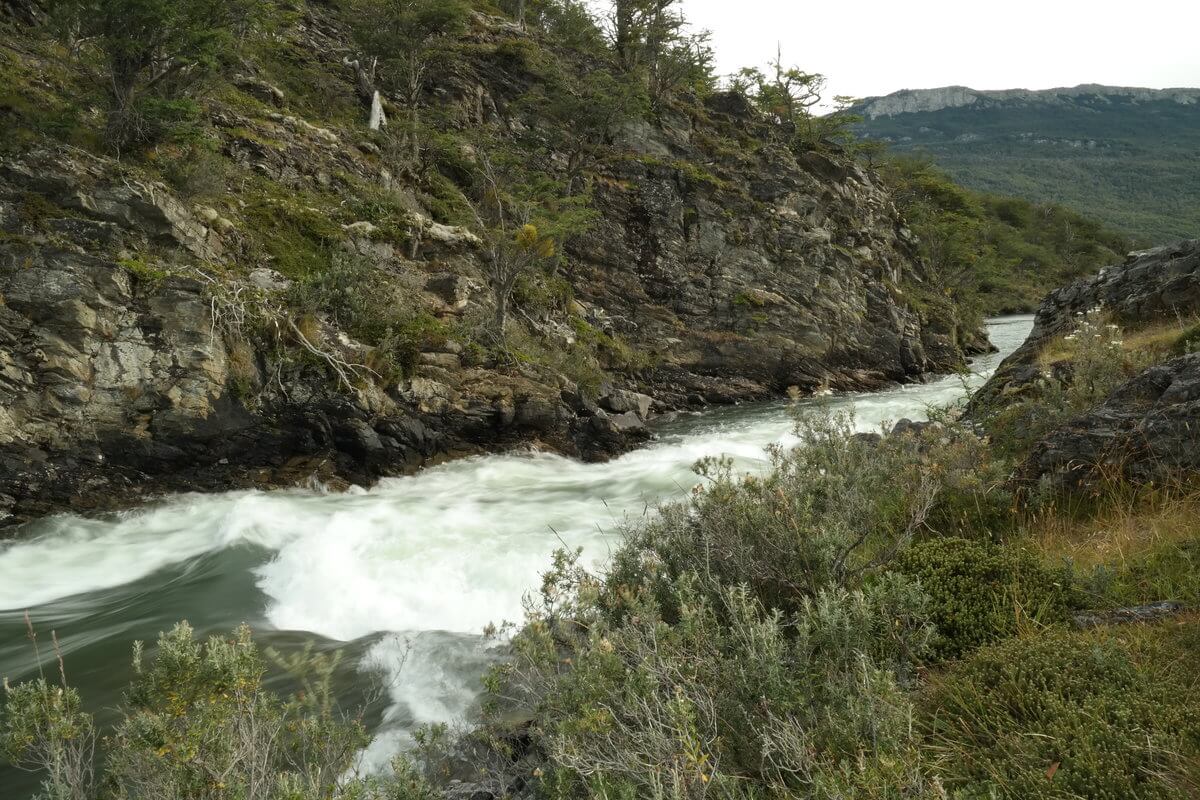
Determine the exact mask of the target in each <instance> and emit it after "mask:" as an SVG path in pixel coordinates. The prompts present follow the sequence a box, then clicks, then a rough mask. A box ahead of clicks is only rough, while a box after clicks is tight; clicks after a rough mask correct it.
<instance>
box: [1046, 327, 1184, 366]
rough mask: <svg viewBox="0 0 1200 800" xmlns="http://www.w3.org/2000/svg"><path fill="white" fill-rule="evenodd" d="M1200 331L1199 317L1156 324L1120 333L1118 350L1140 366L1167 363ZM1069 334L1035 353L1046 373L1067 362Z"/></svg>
mask: <svg viewBox="0 0 1200 800" xmlns="http://www.w3.org/2000/svg"><path fill="white" fill-rule="evenodd" d="M1198 327H1200V315H1194V314H1193V315H1191V316H1187V317H1180V318H1178V319H1174V320H1166V321H1159V322H1157V323H1155V324H1153V325H1148V326H1146V327H1144V328H1137V329H1125V330H1124V331H1122V332H1121V336H1122V339H1121V350H1122V351H1123V352H1124V353H1125V354H1126V355H1127V356H1128V357H1130V358H1131V359H1134V360H1136V361H1137V362H1138V363H1141V364H1155V363H1159V362H1162V361H1165V360H1167V359H1168V358H1170V357H1171V356H1172V355H1175V354H1176V352H1177V347H1178V345H1179V343H1180V341H1181V340H1183V339H1184V338H1185V337H1189V336H1192V335H1195V333H1196V330H1197V328H1198ZM1068 335H1069V334H1063V335H1061V336H1056V337H1054V338H1053V339H1051V340H1050V341H1048V342H1046V344H1045V345H1044V346H1043V347H1042V350H1041V352H1040V353H1038V364H1039V366H1041V367H1042V368H1043V369H1048V368H1050V367H1051V366H1053V365H1054V364H1058V363H1061V362H1063V361H1070V360H1071V359H1072V358H1073V357H1074V355H1075V350H1076V348H1075V347H1074V345H1073V344H1072V343H1071V341H1070V340H1068V339H1067V336H1068Z"/></svg>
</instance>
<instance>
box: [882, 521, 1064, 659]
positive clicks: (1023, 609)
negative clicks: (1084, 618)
mask: <svg viewBox="0 0 1200 800" xmlns="http://www.w3.org/2000/svg"><path fill="white" fill-rule="evenodd" d="M896 569H898V570H900V571H901V572H903V573H904V574H906V575H909V576H911V577H913V578H916V579H917V580H918V581H920V584H921V589H922V590H923V591H924V592H925V593H926V594H928V595H929V597H930V601H931V602H930V617H931V619H932V620H933V623H934V625H935V626H936V627H937V630H938V641H937V643H936V645H935V652H936V654H937V656H938V657H939V658H957V657H959V656H961V655H963V654H964V653H966V652H968V651H970V650H972V649H974V648H976V647H979V646H980V645H983V644H987V643H989V642H994V641H996V640H998V639H1003V638H1005V637H1008V636H1012V635H1013V634H1015V633H1016V632H1017V630H1018V626H1019V625H1020V624H1021V622H1022V620H1030V619H1031V620H1036V621H1037V622H1041V623H1057V622H1062V621H1064V620H1065V619H1066V617H1067V614H1068V610H1069V603H1068V600H1069V597H1070V594H1071V592H1070V575H1069V573H1068V572H1067V571H1066V570H1060V571H1053V570H1049V569H1047V568H1046V567H1045V566H1044V565H1043V564H1042V563H1041V561H1039V560H1038V558H1037V557H1036V556H1034V555H1032V554H1030V553H1027V552H1025V551H1022V550H1017V549H1014V548H1012V547H1004V546H1000V545H994V544H991V543H988V542H975V541H968V540H966V539H960V538H955V537H947V538H940V539H930V540H928V541H924V542H920V543H918V544H915V545H913V546H912V547H911V548H910V549H909V550H907V551H906V552H905V553H904V554H902V555H901V556H900V559H899V561H898V562H897V564H896Z"/></svg>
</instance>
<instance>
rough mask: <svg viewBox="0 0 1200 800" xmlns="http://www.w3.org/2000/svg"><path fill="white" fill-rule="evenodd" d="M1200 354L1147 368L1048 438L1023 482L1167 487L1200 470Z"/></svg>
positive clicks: (1061, 486)
mask: <svg viewBox="0 0 1200 800" xmlns="http://www.w3.org/2000/svg"><path fill="white" fill-rule="evenodd" d="M1198 421H1200V353H1192V354H1190V355H1186V356H1180V357H1179V358H1175V359H1172V360H1171V361H1168V362H1167V363H1165V364H1160V365H1157V366H1153V367H1150V368H1149V369H1147V370H1145V371H1143V372H1141V373H1140V374H1138V375H1137V376H1135V377H1133V378H1132V379H1130V380H1129V381H1128V382H1126V383H1125V384H1123V385H1122V386H1121V387H1119V388H1118V389H1117V390H1116V391H1114V392H1113V393H1112V394H1111V395H1109V397H1108V398H1107V399H1106V400H1105V401H1104V402H1103V403H1101V404H1100V405H1099V406H1098V407H1096V408H1094V409H1092V410H1091V411H1089V412H1087V413H1085V414H1083V415H1081V416H1079V417H1077V418H1075V419H1073V420H1071V421H1070V422H1068V423H1067V424H1066V425H1064V426H1062V427H1061V428H1059V429H1057V430H1055V431H1053V432H1051V433H1050V434H1048V435H1047V436H1045V437H1044V438H1042V439H1041V440H1040V441H1039V442H1037V443H1036V444H1035V445H1034V447H1033V449H1032V450H1031V452H1030V454H1029V456H1028V457H1027V458H1026V460H1025V462H1024V463H1023V465H1022V466H1021V468H1020V470H1019V472H1018V476H1019V477H1020V478H1021V479H1022V480H1023V481H1025V482H1026V483H1030V484H1033V483H1037V484H1041V485H1049V486H1051V487H1053V488H1055V489H1057V490H1065V491H1078V490H1080V489H1084V488H1086V487H1089V486H1092V485H1094V484H1096V483H1097V482H1099V481H1101V480H1103V479H1105V478H1112V477H1123V478H1125V479H1128V480H1133V481H1137V482H1146V481H1156V482H1170V481H1174V480H1179V479H1183V478H1186V477H1187V476H1188V475H1194V474H1196V473H1197V472H1200V422H1198Z"/></svg>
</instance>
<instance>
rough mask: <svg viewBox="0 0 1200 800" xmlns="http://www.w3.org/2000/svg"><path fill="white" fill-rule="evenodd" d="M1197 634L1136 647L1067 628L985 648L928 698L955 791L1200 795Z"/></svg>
mask: <svg viewBox="0 0 1200 800" xmlns="http://www.w3.org/2000/svg"><path fill="white" fill-rule="evenodd" d="M1189 627H1190V630H1188V629H1175V626H1170V627H1169V628H1164V629H1161V630H1156V629H1146V630H1145V631H1141V632H1138V631H1134V632H1132V633H1129V634H1127V635H1128V636H1132V637H1135V641H1133V642H1132V643H1131V644H1126V645H1125V646H1122V643H1120V642H1118V641H1115V640H1111V639H1109V640H1106V639H1105V638H1104V636H1103V635H1102V634H1092V635H1080V634H1073V635H1072V634H1067V633H1063V632H1060V633H1054V634H1048V635H1044V636H1039V637H1036V638H1028V639H1026V638H1021V639H1011V640H1008V641H1006V642H1002V643H1000V644H997V645H993V646H991V647H987V648H984V649H983V650H980V651H979V652H978V653H976V654H975V656H974V657H972V658H971V659H970V660H968V661H966V662H963V663H962V664H960V665H958V666H956V667H955V668H954V669H952V670H951V671H950V673H949V674H948V675H946V676H945V677H944V678H942V679H940V680H938V681H936V682H935V683H934V686H933V688H932V691H931V692H930V694H929V698H928V699H929V704H928V711H927V715H926V718H925V720H924V724H925V727H926V730H927V735H928V740H929V742H930V744H931V749H932V751H934V752H936V753H937V754H938V759H937V764H936V765H937V772H938V773H939V775H940V777H941V779H942V780H943V781H944V783H945V785H946V788H947V789H950V790H951V791H952V792H953V793H954V796H955V797H962V798H981V800H982V798H989V800H990V798H1014V799H1015V798H1022V800H1024V798H1080V797H1087V798H1098V799H1099V798H1111V799H1112V800H1117V798H1131V797H1137V798H1143V799H1149V798H1182V797H1189V796H1195V795H1194V794H1193V792H1194V791H1196V790H1197V789H1198V788H1200V787H1198V786H1197V785H1196V784H1195V782H1194V781H1195V778H1196V777H1197V774H1196V766H1195V765H1196V764H1197V763H1200V762H1198V761H1197V760H1196V759H1197V758H1200V693H1197V691H1196V690H1197V687H1196V685H1195V678H1194V676H1191V675H1189V674H1188V672H1189V671H1190V668H1189V666H1188V664H1189V658H1188V651H1189V650H1190V649H1191V648H1194V647H1195V646H1196V644H1197V631H1196V626H1195V625H1194V624H1193V625H1191V626H1189ZM1181 630H1182V632H1180V631H1181ZM1193 652H1194V651H1193ZM1192 658H1194V655H1193V656H1192ZM1193 664H1194V662H1193ZM1189 770H1190V772H1191V774H1190V775H1189Z"/></svg>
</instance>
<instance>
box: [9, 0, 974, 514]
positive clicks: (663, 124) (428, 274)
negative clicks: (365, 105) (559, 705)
mask: <svg viewBox="0 0 1200 800" xmlns="http://www.w3.org/2000/svg"><path fill="white" fill-rule="evenodd" d="M302 13H303V16H304V20H303V24H297V25H296V26H295V27H294V28H292V29H289V30H288V31H287V33H286V34H284V40H283V41H284V45H281V46H285V47H295V48H296V49H297V51H298V52H302V53H303V54H304V58H306V59H308V58H310V57H314V56H313V55H312V54H331V55H329V56H328V58H325V57H324V56H320V55H317V56H315V57H316V58H317V59H318V60H317V61H316V62H313V63H311V64H306V67H305V68H306V69H327V70H328V76H327V78H328V80H329V81H330V82H331V85H336V84H338V82H342V83H343V84H344V87H343V88H344V91H345V95H346V96H347V97H353V96H354V86H353V75H352V74H348V70H347V69H346V68H345V66H344V65H343V64H342V63H341V62H340V60H339V59H338V57H336V54H337V53H340V52H343V51H344V50H345V42H344V35H345V34H344V31H343V28H342V26H341V24H340V22H339V21H338V20H337V19H336V18H335V17H334V13H335V12H332V11H328V10H324V9H323V7H320V6H319V5H318V4H305V5H304V10H303V12H302ZM519 35H523V34H521V33H520V32H519V31H517V30H516V29H515V28H513V26H511V25H509V24H507V23H503V22H501V21H498V20H494V19H492V18H489V17H486V16H483V15H478V16H477V17H476V18H475V19H474V21H473V23H472V27H471V31H470V32H469V33H468V34H467V38H468V40H469V41H470V42H471V47H469V48H464V51H463V53H464V55H463V61H462V63H460V64H458V65H457V66H456V68H455V69H454V70H449V71H447V72H445V73H444V74H438V75H435V76H432V80H431V81H430V84H431V85H430V87H429V96H428V97H427V102H430V103H433V102H436V103H437V104H438V105H439V106H440V108H441V110H442V112H443V113H444V115H445V117H446V119H447V120H448V121H449V122H448V123H447V124H449V125H451V126H457V127H459V128H462V129H470V128H475V127H483V126H490V127H491V129H492V130H494V131H514V130H518V131H519V130H525V131H530V130H536V128H537V126H538V125H542V124H545V123H544V122H543V121H542V120H539V119H537V118H536V117H529V116H523V115H524V114H525V112H524V111H522V110H521V108H522V106H521V103H520V102H519V100H520V98H521V96H522V93H523V92H524V91H525V89H527V88H528V87H529V86H531V85H534V84H535V83H536V75H533V74H531V73H529V72H528V68H527V66H525V65H523V64H522V63H521V61H520V60H519V59H518V60H515V61H514V60H513V59H510V58H507V57H502V54H503V53H506V52H508V50H506V49H505V48H511V47H512V39H513V37H514V36H519ZM288 37H291V38H288ZM293 39H294V41H293ZM498 54H501V55H498ZM322 58H324V59H325V60H320V59H322ZM244 66H245V71H244V72H239V73H238V74H237V75H236V76H233V77H231V79H230V81H229V83H228V85H227V87H226V88H227V90H228V92H232V93H239V92H240V93H241V94H240V95H236V94H235V95H233V96H234V97H236V98H238V99H237V102H227V101H225V100H221V99H215V98H214V99H212V100H207V101H206V103H207V105H206V106H205V109H204V113H205V115H206V117H205V122H204V124H205V126H206V127H205V131H206V135H208V136H210V137H212V139H213V140H214V141H215V142H216V143H217V152H216V154H215V155H213V156H211V157H212V158H214V159H216V163H215V164H214V165H213V172H214V174H216V175H217V176H218V179H210V181H209V182H210V183H212V181H213V180H218V183H217V187H216V188H209V189H208V194H207V195H205V197H204V200H203V201H202V202H198V201H194V200H188V199H185V198H186V194H185V193H184V192H182V191H180V190H179V189H178V187H173V186H168V185H167V184H166V183H165V182H164V179H163V174H164V173H162V172H161V171H156V170H157V168H156V167H155V166H154V165H153V164H150V163H140V162H138V160H137V159H125V160H122V161H118V160H116V159H113V158H109V157H106V156H105V155H103V154H102V153H101V152H99V151H97V152H94V153H89V152H85V151H83V150H80V149H78V148H75V147H69V146H64V145H62V144H60V143H56V142H54V141H53V140H52V139H51V138H50V137H49V136H42V138H41V139H37V141H36V142H35V143H34V144H32V145H30V146H28V147H24V148H22V149H21V150H19V151H18V152H15V153H13V152H11V151H9V154H8V155H7V156H6V157H5V158H3V159H0V296H2V298H3V303H2V304H0V401H2V405H0V524H4V523H10V524H11V523H13V522H20V521H23V520H27V519H30V518H34V517H37V516H39V515H43V514H46V513H52V512H54V511H58V510H63V509H73V510H77V511H87V510H94V509H106V508H113V507H120V506H121V505H124V504H127V503H129V502H131V501H132V500H133V499H135V498H137V497H140V496H144V495H147V494H153V493H157V492H168V491H180V490H189V489H198V490H218V489H226V488H231V487H236V486H247V485H253V486H275V485H281V484H289V483H294V482H297V481H303V480H307V479H313V478H315V479H317V480H322V481H326V482H333V483H338V482H345V481H353V482H361V483H367V482H370V481H372V480H374V479H375V478H376V477H378V476H380V475H384V474H388V473H391V472H397V471H404V470H411V469H415V468H418V467H419V466H420V465H422V464H425V463H429V462H430V461H433V460H436V459H440V458H445V457H449V456H453V455H457V454H462V453H472V452H480V451H484V450H491V449H499V448H509V447H514V446H522V445H531V446H535V447H544V448H549V449H553V450H556V451H559V452H563V453H566V454H571V455H575V456H578V457H581V458H586V459H599V458H605V457H608V456H610V455H612V454H614V453H618V452H621V451H622V450H625V449H628V448H629V447H631V446H633V445H635V444H636V443H638V442H640V441H642V440H644V439H646V438H647V437H648V436H650V435H651V433H650V429H649V428H648V425H649V424H650V423H652V421H653V420H654V418H655V417H656V416H657V415H660V414H663V413H667V412H670V411H671V410H673V409H680V408H701V407H704V406H706V405H708V404H713V403H733V402H739V401H743V400H750V399H756V398H765V397H769V396H776V395H779V394H781V393H783V392H785V391H787V390H788V389H789V388H792V387H797V388H798V389H799V390H801V391H806V390H808V391H811V390H816V389H818V388H833V389H846V390H850V389H869V388H874V387H878V386H881V385H883V384H886V383H890V382H896V381H908V380H919V379H920V378H921V377H922V376H923V375H925V374H928V373H931V372H938V371H947V370H950V369H953V368H955V367H956V366H958V365H959V364H960V363H962V359H963V355H964V352H970V351H972V350H973V349H979V348H981V347H984V346H986V341H985V340H984V339H983V338H982V336H981V334H980V332H979V331H977V330H973V329H969V328H964V327H963V326H962V325H961V324H960V323H959V321H958V319H957V313H956V310H955V309H954V308H953V306H952V305H950V304H948V303H946V304H940V305H939V304H933V305H931V304H929V303H915V302H912V300H911V298H910V297H909V292H910V291H919V290H921V289H922V287H923V284H924V281H925V271H924V267H923V265H922V264H921V263H920V261H919V260H918V258H917V250H916V247H915V242H914V239H913V236H912V234H911V233H910V232H909V231H908V230H907V228H906V227H905V225H904V221H903V220H902V219H901V217H900V215H899V214H898V212H897V211H896V208H895V206H894V205H893V203H892V201H891V199H890V197H889V195H888V193H887V191H886V190H885V188H884V187H883V186H882V185H881V184H880V183H879V181H878V179H877V178H876V177H875V176H874V175H873V174H872V173H871V172H869V171H867V170H864V169H863V168H861V167H860V166H858V165H856V164H855V163H853V161H852V160H850V159H847V158H843V157H841V156H838V155H837V154H836V153H828V154H825V153H817V152H810V153H800V154H797V153H795V152H793V151H792V150H790V149H789V148H787V147H784V146H783V145H782V144H780V143H778V142H776V141H775V138H774V135H773V133H772V128H771V127H770V126H769V125H768V124H767V123H766V122H765V121H763V120H762V119H761V118H760V117H759V116H758V115H757V113H756V112H754V111H753V110H752V109H751V108H750V107H749V105H748V104H747V103H746V101H745V100H744V99H742V98H741V97H739V96H736V95H725V94H718V95H716V96H714V97H712V98H710V99H709V100H708V101H707V103H706V104H704V105H701V104H700V103H698V102H697V103H695V104H694V107H693V108H691V110H690V111H683V110H678V109H676V110H664V112H663V114H662V119H661V120H660V121H658V122H656V123H654V124H651V123H649V122H644V121H643V122H638V123H630V124H627V125H625V126H623V128H622V129H621V130H620V131H619V132H617V135H616V136H615V140H614V141H613V142H612V144H611V146H610V147H609V148H608V150H607V151H606V152H605V153H604V154H603V156H602V157H601V158H599V159H598V160H597V163H596V164H595V166H594V168H593V173H594V175H593V176H592V183H593V187H592V197H593V200H592V202H593V207H594V210H595V212H596V215H595V216H596V218H595V220H594V222H593V223H592V224H591V226H590V227H589V228H588V229H587V230H586V231H585V232H584V233H582V234H581V235H577V236H575V237H573V238H572V239H571V241H570V243H569V246H568V248H567V258H566V259H564V262H563V266H562V267H561V268H560V272H559V274H558V275H557V276H556V278H558V279H560V280H561V281H562V282H563V283H565V284H566V285H567V287H568V291H567V292H566V294H567V299H565V300H555V301H553V302H551V303H548V304H545V305H543V306H540V307H533V306H529V307H522V308H520V309H519V316H520V322H519V324H520V325H521V326H522V328H523V330H524V331H525V335H526V336H528V337H530V339H531V340H533V341H534V347H535V349H536V350H537V353H535V355H533V356H531V355H530V354H528V353H524V352H516V349H515V348H514V352H513V353H512V354H510V355H509V356H508V357H506V358H497V357H493V356H490V355H488V353H487V351H486V348H485V347H483V346H481V345H479V344H478V343H477V342H473V341H471V340H470V331H471V330H472V328H471V326H472V325H477V323H475V322H472V321H473V320H477V319H483V318H487V316H488V314H489V312H490V304H491V299H490V297H489V294H488V289H487V286H488V282H487V276H486V264H485V259H484V255H483V253H482V243H481V239H480V237H479V236H478V235H477V232H476V231H473V230H471V229H470V228H471V226H472V224H471V222H470V219H469V217H464V216H462V215H460V216H459V217H458V218H454V217H453V215H452V214H451V213H450V212H449V211H448V210H447V209H448V208H451V205H452V204H451V203H450V202H449V201H448V200H446V196H449V195H451V194H453V193H455V192H457V197H458V202H463V200H462V197H463V195H462V193H461V190H459V189H456V188H453V187H452V184H451V188H446V185H447V184H448V183H450V182H451V181H452V180H453V178H448V177H445V176H442V175H439V178H438V179H439V181H441V182H442V183H440V184H439V186H441V187H442V188H441V189H440V191H441V192H442V196H441V197H436V198H435V197H433V196H432V195H431V194H430V191H431V190H429V186H428V185H419V184H420V181H419V179H417V178H415V177H414V176H411V175H402V176H401V175H396V174H393V172H392V171H391V170H389V168H388V166H387V162H386V161H385V160H384V159H382V158H381V150H380V147H379V145H378V144H377V143H376V140H377V137H373V135H372V134H370V133H369V132H368V131H367V130H366V129H365V127H363V126H362V125H361V124H360V125H355V124H354V123H352V122H348V121H347V120H346V119H345V118H340V119H338V118H332V119H330V118H320V119H317V118H315V117H314V118H312V119H306V118H305V116H304V114H303V113H301V112H300V111H299V110H297V109H296V108H292V107H290V104H292V103H293V102H294V101H295V100H294V98H295V95H296V93H297V92H298V91H302V90H303V87H302V86H298V85H297V84H296V83H295V82H293V83H285V82H283V81H281V80H280V77H279V76H277V75H274V74H271V73H270V72H269V71H265V70H260V69H258V68H253V67H254V65H253V64H252V63H247V64H245V65H244ZM281 85H282V86H284V87H285V89H286V91H285V89H281V88H278V87H279V86H281ZM39 86H40V84H39ZM309 108H310V109H311V106H309ZM35 138H36V137H35ZM461 149H462V152H461V153H458V154H456V155H455V158H456V159H458V160H457V161H455V162H454V164H453V165H452V166H454V168H455V169H458V170H459V171H460V172H461V171H462V170H468V171H469V170H470V168H471V164H472V162H471V159H472V158H474V156H473V154H472V152H471V151H470V148H469V147H466V146H465V145H464V146H463V147H462V148H461ZM550 156H551V157H550V158H549V162H550V163H556V162H557V161H559V160H562V159H560V158H559V156H558V155H556V154H554V153H551V154H550ZM225 173H228V174H231V175H237V176H240V177H239V178H238V180H237V181H236V182H234V181H232V180H227V179H219V176H220V175H221V174H225ZM446 174H448V175H451V176H453V175H457V174H459V173H458V172H455V171H454V169H451V168H449V167H447V168H446ZM206 177H207V176H206ZM461 180H463V181H465V182H467V183H469V176H468V177H467V178H462V179H461ZM378 209H383V210H382V211H379V210H378ZM451 210H452V208H451ZM306 237H307V238H306ZM302 247H309V248H310V249H308V250H303V249H302ZM342 260H350V261H352V262H353V264H354V268H355V269H356V270H358V274H359V275H361V276H365V278H362V280H364V281H365V282H366V283H365V285H368V286H369V287H370V291H371V293H372V298H371V299H372V301H373V302H377V303H378V305H379V307H380V308H383V309H395V308H403V309H404V310H405V311H406V312H411V313H409V314H408V317H406V318H407V319H410V320H417V321H418V322H420V323H421V324H422V325H425V327H424V328H421V329H420V330H417V331H416V332H410V333H406V336H407V337H408V338H406V339H405V340H404V343H403V347H404V348H405V349H404V352H403V354H402V355H403V358H402V362H403V368H402V370H400V371H399V372H400V374H397V373H396V372H389V371H388V370H383V369H382V368H376V366H373V365H377V363H378V361H379V360H380V359H379V358H378V357H379V356H380V353H379V352H378V351H379V348H380V347H382V346H383V345H381V344H379V343H378V342H376V343H375V344H373V345H366V344H363V343H362V342H359V341H356V340H355V338H354V336H353V335H351V333H350V330H351V328H350V327H349V326H347V325H346V324H344V323H345V320H343V319H340V318H339V317H338V315H337V313H334V312H331V311H329V310H328V309H325V308H319V307H318V308H316V309H315V310H314V309H313V308H312V307H303V308H302V307H299V306H298V305H297V304H298V303H300V302H301V301H303V297H301V295H303V291H304V290H306V288H307V285H306V284H305V281H310V280H311V278H312V275H313V272H314V271H320V270H321V269H327V268H330V265H331V264H333V263H335V262H339V261H342ZM298 297H300V300H297V298H298ZM918 309H923V310H918ZM930 309H932V310H930ZM393 318H394V316H393ZM389 319H392V318H389ZM378 327H382V326H378ZM448 331H449V332H458V333H455V334H454V335H450V334H449V333H448ZM464 331H465V333H463V332H464ZM389 341H392V340H389ZM388 346H395V345H388ZM384 355H387V356H389V357H390V356H392V355H394V354H392V353H390V352H389V353H386V354H384ZM571 359H575V360H579V359H585V360H588V359H590V360H589V361H587V363H586V364H583V365H582V366H583V368H577V367H579V366H580V365H578V364H577V365H575V367H576V368H573V367H572V366H571V364H569V363H568V362H569V361H570V360H571ZM400 361H401V359H400V358H399V357H397V358H395V359H392V361H391V362H389V363H392V362H395V363H400ZM568 373H570V376H569V375H568ZM571 376H573V377H571Z"/></svg>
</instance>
